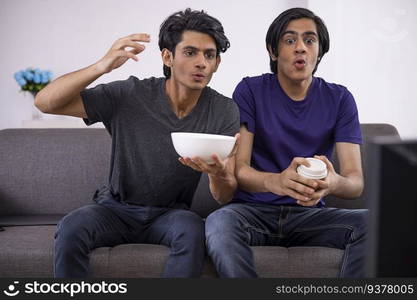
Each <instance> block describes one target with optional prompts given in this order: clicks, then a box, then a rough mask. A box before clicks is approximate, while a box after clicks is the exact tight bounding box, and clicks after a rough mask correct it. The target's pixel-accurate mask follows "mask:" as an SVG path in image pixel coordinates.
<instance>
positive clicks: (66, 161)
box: [0, 124, 398, 217]
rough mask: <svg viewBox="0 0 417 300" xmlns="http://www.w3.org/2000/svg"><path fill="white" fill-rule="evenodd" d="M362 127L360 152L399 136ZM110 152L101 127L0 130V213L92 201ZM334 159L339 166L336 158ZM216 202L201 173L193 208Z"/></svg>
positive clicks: (330, 202)
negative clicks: (380, 138)
mask: <svg viewBox="0 0 417 300" xmlns="http://www.w3.org/2000/svg"><path fill="white" fill-rule="evenodd" d="M361 127H362V133H363V136H364V145H363V146H362V155H365V152H366V151H364V149H365V147H366V145H367V142H366V141H367V140H368V139H369V138H370V137H373V136H377V135H397V136H398V132H397V130H396V129H395V127H393V126H392V125H389V124H362V125H361ZM110 153H111V140H110V136H109V135H108V133H107V132H106V130H105V129H102V128H99V129H90V128H89V129H75V128H74V129H4V130H0V166H1V167H0V216H7V215H37V214H66V213H68V212H70V211H71V210H73V209H75V208H78V207H80V206H83V205H85V204H87V203H91V200H92V197H93V194H94V192H95V190H96V189H97V188H98V187H100V186H102V185H103V184H105V183H106V182H107V178H108V175H109V159H110ZM362 157H363V161H365V160H366V157H364V156H362ZM334 163H335V167H336V168H338V163H337V157H335V159H334ZM365 165H366V164H364V166H365ZM365 197H366V189H365V193H364V194H363V195H362V197H361V198H359V199H358V200H341V199H337V198H335V197H328V199H327V200H326V202H327V206H331V207H345V208H359V207H363V203H364V200H363V199H364V198H365ZM217 207H219V205H218V204H217V202H216V201H215V200H214V199H213V198H212V197H211V194H210V192H209V189H208V178H207V175H203V176H202V178H201V180H200V183H199V186H198V188H197V191H196V193H195V195H194V200H193V204H192V207H191V209H192V210H193V211H195V212H197V213H198V214H199V215H201V216H202V217H206V216H207V215H208V214H209V213H210V212H211V211H213V210H214V209H216V208H217Z"/></svg>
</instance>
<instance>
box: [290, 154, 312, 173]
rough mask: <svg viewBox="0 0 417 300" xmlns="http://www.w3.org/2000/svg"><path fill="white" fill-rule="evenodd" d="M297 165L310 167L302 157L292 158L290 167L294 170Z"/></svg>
mask: <svg viewBox="0 0 417 300" xmlns="http://www.w3.org/2000/svg"><path fill="white" fill-rule="evenodd" d="M299 165H304V166H306V167H310V163H309V162H308V160H307V159H305V158H304V157H294V158H293V159H292V161H291V164H290V167H291V168H292V169H294V170H296V169H297V167H298V166H299Z"/></svg>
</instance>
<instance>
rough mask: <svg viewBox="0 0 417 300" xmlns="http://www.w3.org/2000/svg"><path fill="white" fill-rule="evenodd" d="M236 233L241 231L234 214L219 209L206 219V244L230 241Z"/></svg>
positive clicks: (233, 212)
mask: <svg viewBox="0 0 417 300" xmlns="http://www.w3.org/2000/svg"><path fill="white" fill-rule="evenodd" d="M237 231H243V228H242V224H240V222H239V219H238V217H237V215H236V212H235V211H233V210H231V209H227V208H221V209H218V210H216V211H214V212H212V213H211V214H210V215H209V216H208V217H207V219H206V225H205V232H206V243H207V244H213V243H216V242H217V241H220V240H231V239H232V238H233V236H235V235H236V234H235V233H236V232H237Z"/></svg>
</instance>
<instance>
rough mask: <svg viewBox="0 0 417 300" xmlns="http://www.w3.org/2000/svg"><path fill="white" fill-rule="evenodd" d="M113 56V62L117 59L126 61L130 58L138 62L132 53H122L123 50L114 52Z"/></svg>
mask: <svg viewBox="0 0 417 300" xmlns="http://www.w3.org/2000/svg"><path fill="white" fill-rule="evenodd" d="M113 55H114V56H115V60H116V59H118V58H125V59H126V60H127V59H129V58H131V59H133V60H135V61H138V60H139V59H138V58H137V56H136V55H134V54H133V53H131V52H129V51H124V50H119V51H116V52H114V54H113Z"/></svg>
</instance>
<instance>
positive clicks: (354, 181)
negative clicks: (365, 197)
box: [330, 173, 363, 199]
mask: <svg viewBox="0 0 417 300" xmlns="http://www.w3.org/2000/svg"><path fill="white" fill-rule="evenodd" d="M362 191H363V177H362V175H360V174H356V173H352V174H349V175H345V176H342V175H339V174H338V175H337V183H336V185H335V187H334V188H333V189H332V190H331V191H330V194H331V195H334V196H336V197H339V198H344V199H354V198H358V197H360V195H361V194H362Z"/></svg>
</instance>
